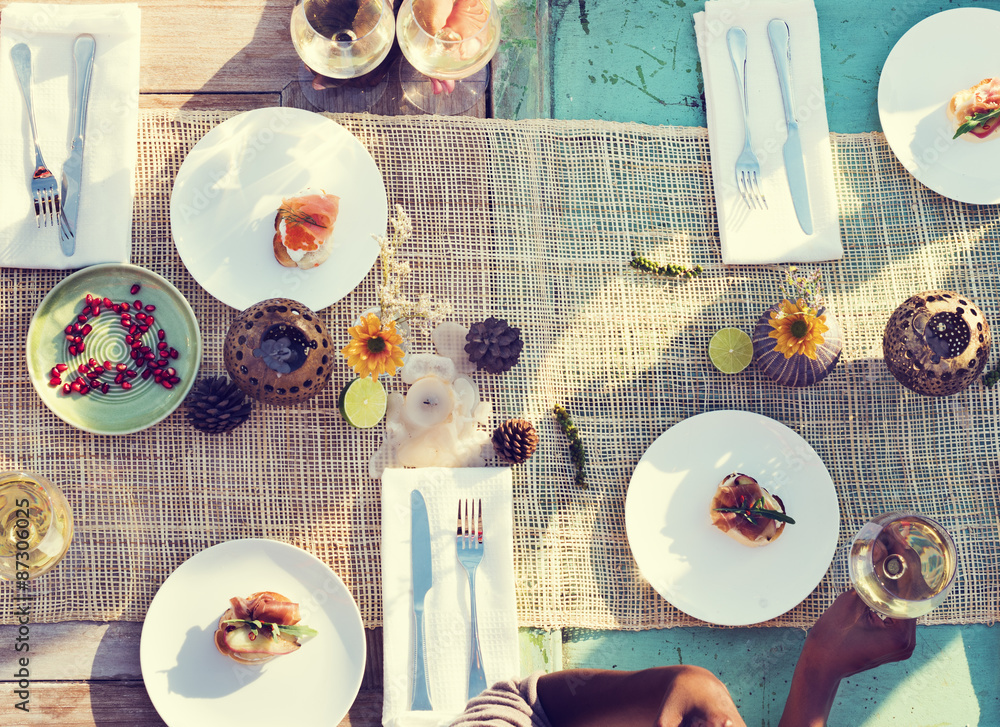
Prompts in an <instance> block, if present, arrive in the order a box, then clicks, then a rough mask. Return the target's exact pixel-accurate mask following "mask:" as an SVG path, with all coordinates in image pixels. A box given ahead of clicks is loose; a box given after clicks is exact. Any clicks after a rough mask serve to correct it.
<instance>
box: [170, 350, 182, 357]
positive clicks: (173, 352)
mask: <svg viewBox="0 0 1000 727" xmlns="http://www.w3.org/2000/svg"><path fill="white" fill-rule="evenodd" d="M180 355H181V354H180V352H179V351H178V350H177V349H176V348H172V349H170V358H177V357H178V356H180Z"/></svg>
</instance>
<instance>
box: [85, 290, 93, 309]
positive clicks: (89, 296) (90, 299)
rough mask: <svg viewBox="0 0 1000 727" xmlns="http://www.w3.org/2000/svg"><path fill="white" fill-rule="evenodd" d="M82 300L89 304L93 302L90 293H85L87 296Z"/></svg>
mask: <svg viewBox="0 0 1000 727" xmlns="http://www.w3.org/2000/svg"><path fill="white" fill-rule="evenodd" d="M83 300H84V302H85V303H86V304H87V305H88V306H89V305H90V304H91V303H93V302H94V296H92V295H91V294H90V293H87V297H86V298H84V299H83Z"/></svg>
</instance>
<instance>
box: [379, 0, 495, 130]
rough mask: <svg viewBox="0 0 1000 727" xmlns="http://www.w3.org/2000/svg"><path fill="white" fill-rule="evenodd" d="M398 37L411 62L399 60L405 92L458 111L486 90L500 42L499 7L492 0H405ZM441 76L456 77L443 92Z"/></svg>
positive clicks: (425, 105) (432, 108)
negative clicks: (450, 88)
mask: <svg viewBox="0 0 1000 727" xmlns="http://www.w3.org/2000/svg"><path fill="white" fill-rule="evenodd" d="M396 37H397V39H398V40H399V47H400V50H402V51H403V56H405V58H406V60H407V61H409V64H405V63H403V64H400V83H401V84H402V86H403V95H404V96H405V97H406V100H407V101H409V102H410V103H411V104H413V105H414V106H416V107H417V108H419V109H421V110H422V111H426V112H427V113H435V114H445V115H450V114H459V113H462V112H464V111H467V110H468V109H470V108H472V106H473V105H474V104H475V103H476V102H477V101H479V99H480V98H482V97H483V96H484V95H485V93H486V88H487V84H488V73H487V70H488V69H487V68H486V65H487V64H488V63H489V62H490V59H491V58H492V57H493V55H494V54H495V53H496V50H497V46H499V44H500V12H499V11H498V10H497V6H496V3H495V2H493V0H405V2H404V3H403V6H402V7H401V8H400V10H399V15H398V16H397V18H396ZM431 79H436V80H438V81H448V82H454V90H453V91H451V92H445V93H442V92H440V89H441V84H440V83H434V82H432V80H431Z"/></svg>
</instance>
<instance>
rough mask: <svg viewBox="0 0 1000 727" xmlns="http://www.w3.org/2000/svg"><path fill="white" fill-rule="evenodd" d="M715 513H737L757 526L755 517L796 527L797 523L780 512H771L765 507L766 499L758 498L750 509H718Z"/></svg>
mask: <svg viewBox="0 0 1000 727" xmlns="http://www.w3.org/2000/svg"><path fill="white" fill-rule="evenodd" d="M715 512H735V513H738V514H740V515H742V516H743V517H745V518H746V519H747V521H748V522H749V523H750V524H751V525H756V524H757V521H756V520H754V519H753V516H754V515H758V516H760V517H766V518H770V519H771V520H777V521H778V522H782V523H788V524H789V525H794V524H795V521H794V520H793V519H792V518H790V517H788V515H786V514H785V513H783V512H781V511H780V510H771V509H768V508H766V507H764V498H763V497H758V498H757V500H756V502H754V503H753V505H751V506H750V507H745V506H744V507H717V508H715Z"/></svg>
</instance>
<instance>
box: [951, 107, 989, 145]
mask: <svg viewBox="0 0 1000 727" xmlns="http://www.w3.org/2000/svg"><path fill="white" fill-rule="evenodd" d="M998 116H1000V108H997V109H993V110H991V111H983V112H981V113H978V114H973V115H972V116H966V117H965V123H964V124H962V125H961V126H959V127H958V129H957V130H956V131H955V135H954V136H953V137H951V138H952V139H957V138H958V137H960V136H961V135H962V134H965V133H968V132H970V131H972V130H973V129H975V128H976V127H977V126H979V125H980V124H981V123H983V122H984V121H989V120H990V119H995V118H997V117H998Z"/></svg>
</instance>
